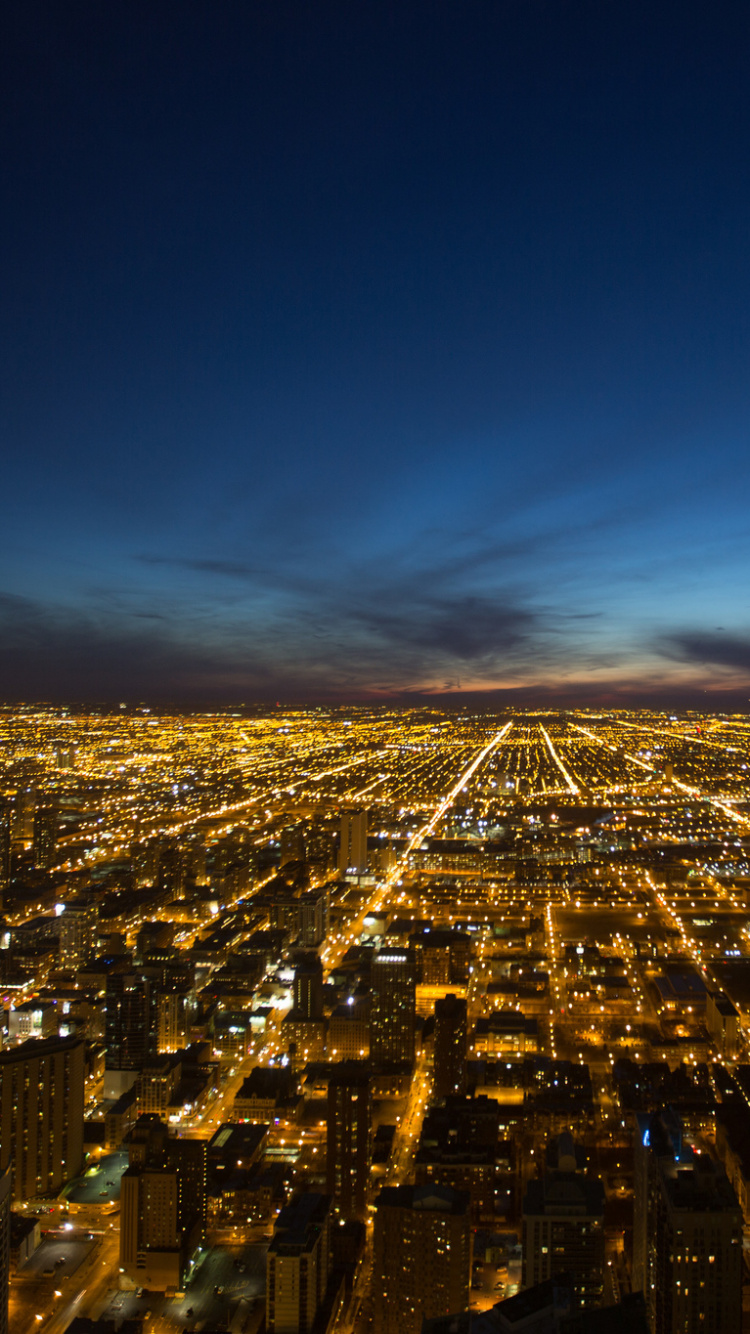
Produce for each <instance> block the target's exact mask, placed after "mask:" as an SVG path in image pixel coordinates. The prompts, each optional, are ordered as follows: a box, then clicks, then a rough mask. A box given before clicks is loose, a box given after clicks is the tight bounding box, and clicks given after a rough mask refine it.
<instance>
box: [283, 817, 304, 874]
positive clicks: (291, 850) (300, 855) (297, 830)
mask: <svg viewBox="0 0 750 1334" xmlns="http://www.w3.org/2000/svg"><path fill="white" fill-rule="evenodd" d="M280 851H281V858H280V865H281V866H286V864H287V862H303V861H304V860H305V834H304V830H303V828H302V825H299V824H293V825H287V827H286V829H282V831H281V839H280Z"/></svg>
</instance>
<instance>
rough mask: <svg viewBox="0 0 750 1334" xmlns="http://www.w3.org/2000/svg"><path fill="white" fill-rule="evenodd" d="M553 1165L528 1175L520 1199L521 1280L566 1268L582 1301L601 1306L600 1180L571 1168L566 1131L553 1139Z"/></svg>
mask: <svg viewBox="0 0 750 1334" xmlns="http://www.w3.org/2000/svg"><path fill="white" fill-rule="evenodd" d="M557 1161H558V1168H557V1170H556V1171H548V1172H546V1173H545V1174H544V1176H542V1177H539V1178H537V1179H536V1180H531V1181H529V1182H528V1184H527V1187H526V1195H525V1196H524V1201H523V1279H522V1282H523V1286H524V1288H527V1287H531V1286H532V1284H535V1283H544V1282H545V1281H546V1280H547V1279H549V1278H553V1277H554V1275H555V1274H557V1273H559V1272H560V1271H561V1270H563V1269H564V1270H565V1271H566V1272H567V1273H569V1274H570V1276H571V1280H572V1283H573V1289H574V1291H575V1294H576V1298H577V1300H578V1302H579V1304H580V1305H581V1306H582V1307H587V1306H600V1305H601V1301H602V1292H603V1288H604V1186H603V1185H602V1182H601V1180H600V1178H599V1177H590V1176H586V1175H585V1173H583V1172H579V1171H576V1156H575V1146H574V1145H573V1141H572V1137H571V1136H570V1135H567V1134H566V1135H561V1136H560V1137H559V1140H558V1159H557Z"/></svg>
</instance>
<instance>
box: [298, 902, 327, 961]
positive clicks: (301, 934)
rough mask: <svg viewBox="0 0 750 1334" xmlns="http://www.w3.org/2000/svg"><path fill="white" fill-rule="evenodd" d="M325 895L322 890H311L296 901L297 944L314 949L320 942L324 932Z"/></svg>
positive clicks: (325, 916) (325, 914)
mask: <svg viewBox="0 0 750 1334" xmlns="http://www.w3.org/2000/svg"><path fill="white" fill-rule="evenodd" d="M326 906H327V905H326V895H325V893H324V892H323V891H322V890H311V891H310V893H309V894H303V895H302V897H301V898H300V899H299V900H298V902H297V944H298V945H301V946H302V948H303V949H306V950H314V949H315V948H316V946H318V945H320V944H322V942H323V940H324V939H325V934H326V918H327V915H328V914H327V912H326Z"/></svg>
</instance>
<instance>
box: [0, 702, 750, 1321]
mask: <svg viewBox="0 0 750 1334" xmlns="http://www.w3.org/2000/svg"><path fill="white" fill-rule="evenodd" d="M0 753H1V754H2V770H1V772H0V794H1V795H2V814H1V815H0V885H1V887H2V921H1V922H0V946H1V948H0V981H1V984H2V992H1V993H0V994H1V995H2V1006H3V1043H2V1050H1V1051H0V1117H1V1119H0V1173H2V1175H1V1176H0V1208H1V1209H2V1214H1V1215H0V1239H1V1240H2V1243H3V1245H2V1251H0V1257H1V1258H2V1271H1V1278H2V1284H3V1294H2V1296H3V1307H2V1308H1V1310H2V1316H1V1323H2V1329H3V1334H5V1331H6V1330H10V1331H12V1332H13V1334H31V1331H35V1330H39V1331H41V1332H42V1334H47V1331H49V1332H50V1334H64V1331H66V1330H71V1331H84V1330H85V1331H89V1330H91V1331H96V1334H99V1331H107V1334H109V1331H117V1330H122V1331H124V1334H131V1331H144V1334H148V1332H149V1331H154V1334H156V1332H157V1331H158V1332H159V1334H167V1332H168V1331H183V1330H188V1331H200V1330H203V1331H217V1330H231V1331H234V1334H255V1332H256V1331H263V1330H265V1331H268V1334H323V1331H334V1330H336V1331H339V1330H340V1331H343V1332H344V1334H365V1331H373V1334H422V1332H423V1331H424V1332H425V1334H452V1332H453V1331H473V1332H474V1334H496V1331H509V1330H511V1329H519V1328H524V1329H525V1328H526V1327H527V1324H530V1325H533V1327H534V1328H535V1329H537V1328H538V1329H539V1330H542V1329H545V1330H553V1329H554V1330H570V1331H574V1330H589V1329H593V1328H594V1324H596V1326H597V1327H601V1326H602V1325H604V1324H605V1322H607V1321H610V1322H611V1327H612V1329H613V1330H633V1331H647V1330H649V1329H650V1330H651V1331H652V1334H667V1331H670V1332H672V1331H674V1332H675V1334H676V1331H678V1330H680V1331H682V1330H690V1331H692V1330H698V1329H701V1330H705V1331H714V1330H717V1331H718V1330H722V1331H725V1330H730V1331H737V1334H739V1331H740V1330H741V1329H742V1328H745V1327H746V1322H747V1320H748V1319H750V1274H749V1273H748V1268H747V1266H746V1263H745V1254H746V1249H747V1242H746V1237H747V1238H750V1193H749V1191H750V1160H749V1159H748V1156H747V1147H746V1146H747V1144H748V1143H750V928H749V927H748V888H749V887H750V722H749V721H748V718H747V715H743V714H709V713H705V714H704V713H697V712H689V713H679V714H678V713H673V714H670V713H668V712H665V711H647V710H637V711H625V710H594V709H581V710H565V711H555V710H531V711H521V710H507V711H505V712H497V713H495V714H493V713H489V712H472V711H470V710H469V709H468V708H466V707H461V708H454V709H453V710H452V711H450V712H448V711H446V710H444V709H441V708H439V707H437V706H434V707H433V706H430V707H419V708H412V709H397V708H391V707H387V706H369V705H368V706H363V705H360V706H350V707H343V706H340V707H311V708H307V709H305V708H297V709H291V708H283V707H281V706H279V707H277V708H274V709H272V710H270V709H262V708H260V707H258V708H252V709H250V708H239V707H238V708H236V709H234V710H225V711H217V712H212V713H208V712H206V713H198V712H196V713H190V712H182V713H180V712H172V713H163V712H159V711H157V710H151V709H149V708H147V707H145V706H144V707H135V708H134V707H131V706H126V705H124V704H123V705H121V706H119V707H118V708H112V709H100V710H96V711H94V710H76V709H73V708H71V709H66V708H60V707H51V706H50V707H41V706H40V707H34V706H28V707H20V706H19V707H6V708H4V709H3V710H2V712H1V713H0ZM519 1322H520V1323H519ZM607 1327H608V1326H607Z"/></svg>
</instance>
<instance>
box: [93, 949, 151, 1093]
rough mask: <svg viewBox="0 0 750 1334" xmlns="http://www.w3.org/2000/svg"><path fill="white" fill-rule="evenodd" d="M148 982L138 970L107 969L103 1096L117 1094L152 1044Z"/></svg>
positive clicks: (130, 1081) (127, 1084)
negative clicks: (108, 971)
mask: <svg viewBox="0 0 750 1334" xmlns="http://www.w3.org/2000/svg"><path fill="white" fill-rule="evenodd" d="M154 1040H155V1034H153V1033H152V1024H151V984H150V982H149V979H148V978H146V977H143V976H142V975H141V974H140V973H132V972H131V973H110V974H109V976H108V978H107V993H106V999H105V1029H104V1042H105V1046H106V1049H107V1056H106V1069H105V1076H104V1096H105V1097H106V1098H119V1096H120V1094H121V1093H124V1092H125V1090H126V1089H128V1088H131V1087H132V1085H133V1084H134V1083H135V1076H136V1074H137V1072H138V1071H139V1070H140V1069H141V1066H142V1065H143V1063H144V1061H146V1060H148V1057H149V1056H150V1055H151V1053H152V1051H153V1047H154Z"/></svg>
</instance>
